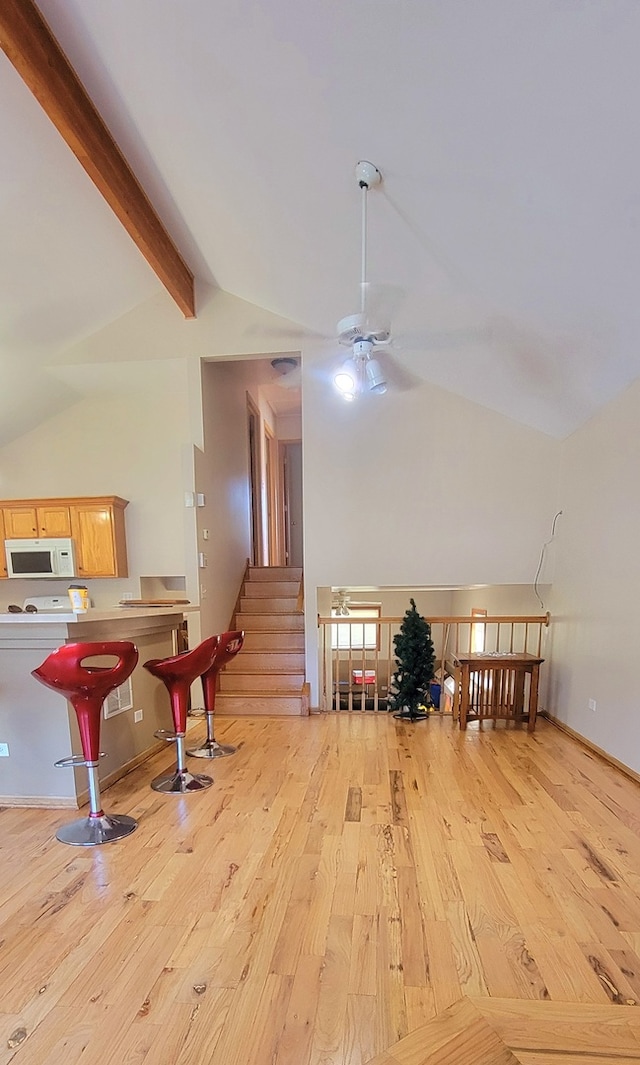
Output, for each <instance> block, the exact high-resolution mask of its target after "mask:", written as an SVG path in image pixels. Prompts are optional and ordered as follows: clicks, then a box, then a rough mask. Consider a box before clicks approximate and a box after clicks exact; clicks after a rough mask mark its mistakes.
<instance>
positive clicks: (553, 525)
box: [533, 510, 562, 611]
mask: <svg viewBox="0 0 640 1065" xmlns="http://www.w3.org/2000/svg"><path fill="white" fill-rule="evenodd" d="M561 514H562V511H561V510H559V511H558V513H557V514H556V516H555V518H554V519H553V524H552V526H551V536H550V537H549V539H548V540H545V542H544V544H543V545H542V551H541V552H540V561H539V562H538V568H537V570H536V575H535V577H534V578H533V590H534V592H535V593H536V598H537V600H538V602H539V603H540V606H541V607H542V609H543V611H544V603H543V602H542V599H541V598H540V595H539V593H538V577H539V576H540V571H541V569H542V563H543V562H544V554H545V551H546V550H547V548H548V546H549V544H550V543H551V541H552V540H553V539H554V537H555V535H556V523H557V521H558V518H559V517H560V515H561Z"/></svg>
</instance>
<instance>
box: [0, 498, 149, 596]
mask: <svg viewBox="0 0 640 1065" xmlns="http://www.w3.org/2000/svg"><path fill="white" fill-rule="evenodd" d="M126 506H127V500H126V499H121V498H120V496H90V497H79V496H78V497H74V498H69V499H12V500H0V533H1V536H0V541H1V542H2V543H3V544H4V540H5V539H6V540H23V539H32V538H33V537H56V538H60V537H66V536H70V537H71V538H72V539H73V541H74V544H75V552H76V571H77V575H78V577H84V578H89V577H127V576H128V567H127V544H126V536H125V524H124V510H125V507H126ZM3 526H4V528H3ZM0 555H1V558H0V578H2V577H6V576H7V567H6V558H5V554H4V550H3V551H2V552H0Z"/></svg>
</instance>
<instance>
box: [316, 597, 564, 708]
mask: <svg viewBox="0 0 640 1065" xmlns="http://www.w3.org/2000/svg"><path fill="white" fill-rule="evenodd" d="M426 620H427V621H428V622H429V624H430V625H431V637H432V639H433V642H434V648H435V653H436V675H435V678H434V683H436V684H437V685H439V688H440V692H439V697H440V709H441V710H443V711H444V712H445V713H446V712H451V713H454V714H455V713H456V712H457V706H458V702H459V691H460V670H459V666H458V662H457V655H458V654H463V653H466V652H468V651H472V650H484V651H509V652H528V653H529V654H535V655H537V656H540V655H541V651H542V643H543V633H544V631H545V629H546V628H547V627H548V626H549V623H550V616H549V614H541V615H529V614H509V615H495V616H488V617H487V616H483V617H480V618H478V617H477V616H469V615H462V616H460V615H452V616H441V617H430V618H427V619H426ZM402 621H403V618H402V617H367V618H366V619H360V618H358V619H357V620H355V619H353V618H349V617H322V616H319V617H318V645H319V666H320V668H319V676H320V709H321V710H322V711H325V712H327V711H336V712H337V711H354V710H355V711H365V710H373V711H378V710H386V709H387V698H388V694H389V689H390V688H391V684H392V680H393V673H394V670H395V654H394V645H393V637H394V636H395V635H396V633H398V632H399V630H400V625H401V624H402Z"/></svg>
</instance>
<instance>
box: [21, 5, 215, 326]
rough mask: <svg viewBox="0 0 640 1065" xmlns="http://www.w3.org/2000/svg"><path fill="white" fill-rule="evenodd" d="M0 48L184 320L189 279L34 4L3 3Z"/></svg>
mask: <svg viewBox="0 0 640 1065" xmlns="http://www.w3.org/2000/svg"><path fill="white" fill-rule="evenodd" d="M0 47H1V48H2V50H3V52H4V53H5V55H6V56H7V58H8V59H9V60H10V62H11V63H12V64H13V66H14V67H15V68H16V70H17V71H18V73H19V74H20V76H21V77H22V79H23V80H24V81H25V83H26V84H27V85H28V87H29V88H30V89H31V92H32V93H33V94H34V96H35V97H36V99H37V100H38V101H39V103H40V104H41V106H42V107H43V108H44V110H45V111H46V113H47V115H48V116H49V118H50V119H51V121H52V122H53V124H54V125H55V127H56V129H57V130H58V131H59V132H60V133H61V134H62V136H63V137H64V139H65V141H66V142H67V144H68V145H69V147H70V148H71V151H72V152H73V153H74V155H75V156H76V158H77V159H78V160H79V162H80V163H81V164H82V166H83V167H84V169H85V170H86V171H87V173H88V175H89V177H90V178H91V180H92V181H93V182H94V184H95V185H96V186H97V188H98V189H99V190H100V192H101V193H102V195H103V196H104V198H105V200H106V201H107V203H108V204H109V206H110V207H111V208H112V210H113V211H114V212H115V214H116V215H117V216H118V218H119V219H120V221H121V222H122V225H123V226H124V227H125V229H126V230H127V232H128V233H129V235H130V237H131V238H132V239H133V240H134V242H135V243H136V244H137V246H138V248H139V249H140V251H141V252H142V254H143V255H144V257H145V259H146V260H147V262H148V263H149V265H150V266H151V267H152V269H153V270H154V271H155V272H156V274H157V275H158V277H159V278H160V280H161V281H162V283H163V285H164V286H165V288H166V289H167V290H168V292H169V293H170V295H171V296H172V297H173V299H174V300H175V301H176V303H177V304H178V306H179V307H180V310H181V311H182V312H183V314H184V315H185V317H186V318H195V313H196V312H195V295H194V282H193V274H192V273H191V271H190V270H189V268H188V267H187V265H186V263H185V262H184V260H183V259H182V257H181V256H180V254H179V252H178V250H177V249H176V247H175V245H174V243H173V241H172V240H171V238H170V237H169V235H168V233H167V232H166V230H165V228H164V226H163V225H162V222H161V221H160V219H159V218H158V216H157V214H156V213H155V211H154V209H153V207H152V206H151V204H150V202H149V200H148V199H147V196H146V195H145V192H144V190H143V189H142V187H141V186H140V184H139V182H138V180H137V179H136V177H135V175H134V174H133V171H132V170H131V168H130V167H129V164H128V163H127V161H126V159H125V158H124V156H123V154H122V152H121V151H120V149H119V148H118V146H117V144H116V143H115V141H114V139H113V137H112V136H111V134H110V132H109V130H108V129H107V127H106V125H105V124H104V122H103V121H102V118H101V117H100V115H99V114H98V112H97V110H96V108H95V107H94V105H93V103H92V102H91V100H90V99H89V96H88V95H87V93H86V91H85V89H84V87H83V85H82V83H81V82H80V79H79V78H78V76H77V74H76V73H75V71H74V70H73V68H72V66H71V65H70V63H69V61H68V59H67V57H66V56H65V54H64V52H63V51H62V49H61V48H60V45H59V44H58V42H57V41H56V39H55V37H54V36H53V34H52V33H51V30H50V29H49V27H48V26H47V23H46V22H45V21H44V19H43V17H42V15H41V14H40V11H39V10H38V8H37V7H36V5H35V3H33V0H1V2H0Z"/></svg>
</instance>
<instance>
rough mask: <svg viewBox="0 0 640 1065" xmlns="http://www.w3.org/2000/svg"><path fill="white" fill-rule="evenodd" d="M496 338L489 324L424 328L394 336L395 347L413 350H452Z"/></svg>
mask: <svg viewBox="0 0 640 1065" xmlns="http://www.w3.org/2000/svg"><path fill="white" fill-rule="evenodd" d="M493 339H494V334H493V330H492V329H491V328H490V327H489V326H476V327H474V328H461V329H423V330H419V331H416V332H407V333H404V332H403V333H398V334H396V335H395V336H394V338H393V345H394V348H397V349H404V350H409V349H410V350H411V351H452V350H454V349H456V348H465V347H473V346H474V345H479V344H488V343H490V342H491V341H492V340H493Z"/></svg>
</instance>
